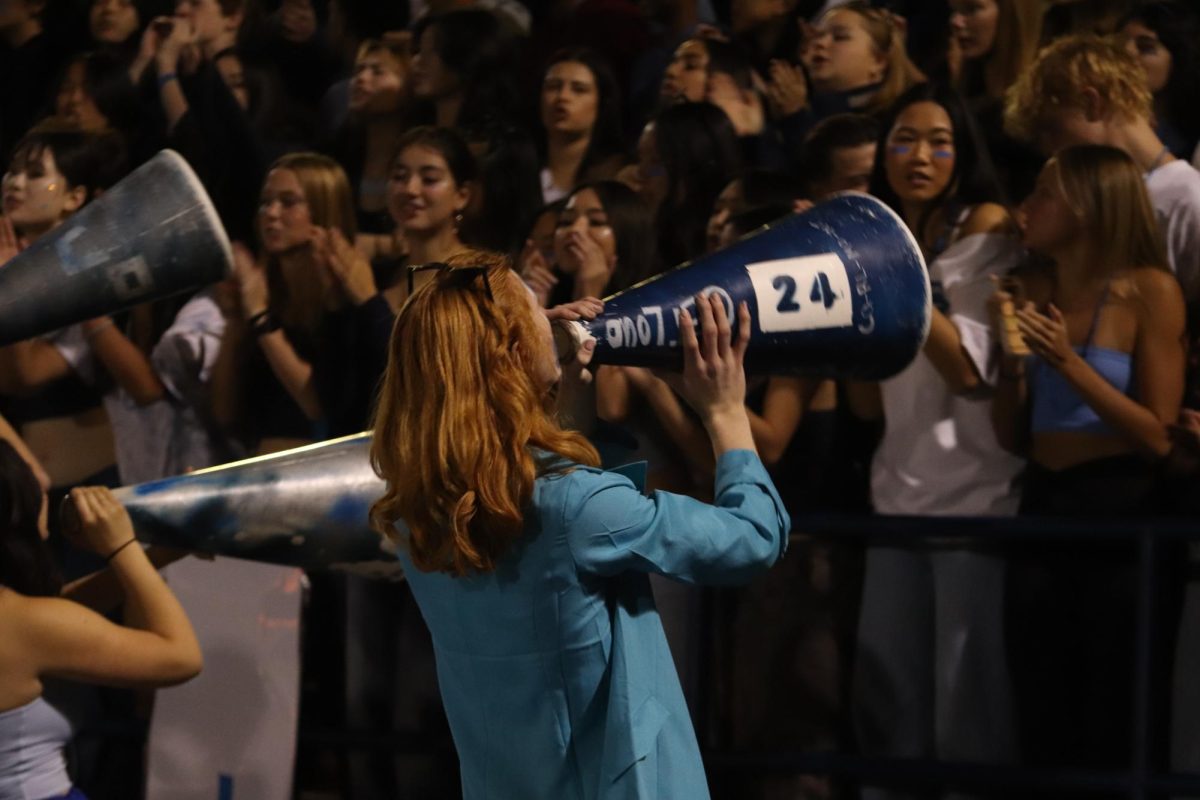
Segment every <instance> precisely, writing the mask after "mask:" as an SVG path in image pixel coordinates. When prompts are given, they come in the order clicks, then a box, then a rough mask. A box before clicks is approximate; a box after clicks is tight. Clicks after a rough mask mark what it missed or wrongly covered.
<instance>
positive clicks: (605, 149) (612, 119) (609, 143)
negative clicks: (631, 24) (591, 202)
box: [538, 47, 625, 181]
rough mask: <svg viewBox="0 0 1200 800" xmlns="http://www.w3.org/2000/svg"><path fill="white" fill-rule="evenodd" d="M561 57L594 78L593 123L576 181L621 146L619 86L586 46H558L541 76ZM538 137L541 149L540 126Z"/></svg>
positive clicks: (622, 147) (622, 142) (606, 64)
mask: <svg viewBox="0 0 1200 800" xmlns="http://www.w3.org/2000/svg"><path fill="white" fill-rule="evenodd" d="M564 61H576V62H578V63H580V64H583V65H584V66H585V67H587V68H588V71H589V72H591V73H592V79H593V80H594V81H595V82H596V123H595V124H594V125H593V126H592V135H591V139H590V140H589V141H588V148H587V152H586V153H584V154H583V161H581V162H580V164H579V171H578V172H577V173H576V174H575V181H578V180H579V179H580V178H582V177H583V176H585V175H587V173H588V170H590V169H592V168H593V167H595V166H596V165H597V164H600V163H601V162H603V161H605V160H606V159H609V158H612V157H613V156H615V155H621V154H622V153H623V152H624V150H625V134H624V129H623V124H624V123H623V120H624V117H623V116H622V115H621V90H620V87H619V85H618V83H617V78H616V76H615V75H614V74H613V71H612V68H611V67H610V66H609V64H608V62H607V61H606V60H605V59H604V57H603V56H601V55H600V54H599V53H597V52H596V51H595V50H592V49H590V48H587V47H574V48H568V49H565V50H559V51H558V52H557V53H555V54H554V55H553V56H551V57H550V60H549V61H547V62H546V68H545V69H543V70H542V75H543V76H545V74H546V73H547V72H548V71H549V70H550V68H551V67H553V66H554V65H555V64H561V63H563V62H564ZM538 122H539V125H540V123H541V120H540V119H539V121H538ZM542 137H543V139H542V144H543V150H544V147H545V132H544V130H543V133H542Z"/></svg>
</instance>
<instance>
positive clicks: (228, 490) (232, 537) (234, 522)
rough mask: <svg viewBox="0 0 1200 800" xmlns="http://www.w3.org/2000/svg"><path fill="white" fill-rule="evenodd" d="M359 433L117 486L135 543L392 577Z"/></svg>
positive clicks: (366, 438) (378, 489)
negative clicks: (374, 518) (371, 517)
mask: <svg viewBox="0 0 1200 800" xmlns="http://www.w3.org/2000/svg"><path fill="white" fill-rule="evenodd" d="M370 449H371V434H369V433H361V434H357V435H355V436H347V437H344V438H341V439H333V440H331V441H328V442H321V443H319V444H314V445H309V446H307V447H299V448H296V449H294V450H287V451H285V452H282V453H276V454H273V455H269V456H261V457H258V458H251V459H247V460H245V461H238V462H235V463H233V464H226V465H223V466H220V467H213V468H212V469H206V470H200V471H198V472H192V473H189V474H187V475H180V476H178V477H174V478H164V479H162V480H157V481H150V482H148V483H142V484H138V485H137V486H128V487H124V488H121V489H117V490H116V491H115V494H116V496H117V499H118V500H119V501H120V502H121V504H122V505H124V506H125V508H126V509H127V510H128V511H129V516H130V518H131V519H132V520H133V527H134V530H135V531H136V533H137V537H138V539H139V540H140V541H142V542H145V543H148V544H159V545H165V546H168V547H175V548H178V549H180V550H187V551H190V552H193V553H208V554H212V555H221V556H232V557H234V558H245V559H249V560H251V561H265V562H268V563H271V564H281V565H285V566H295V567H301V568H303V569H335V570H341V571H346V572H355V573H359V574H363V575H368V576H371V577H379V578H390V579H393V580H397V579H399V578H401V577H402V575H403V573H402V572H401V568H400V562H399V561H398V560H397V559H396V557H395V555H394V553H393V551H392V550H391V549H390V548H389V543H388V541H387V540H386V539H385V538H384V537H383V536H381V535H380V534H378V533H376V532H375V531H373V530H372V529H371V527H370V523H369V522H368V512H369V511H370V508H371V504H372V503H374V502H375V501H376V500H378V499H379V498H380V497H382V496H383V492H384V488H385V487H384V482H383V480H382V479H380V478H379V476H377V475H376V474H375V471H374V470H373V469H372V468H371V462H370Z"/></svg>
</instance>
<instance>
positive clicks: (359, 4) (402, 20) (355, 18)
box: [338, 0, 409, 40]
mask: <svg viewBox="0 0 1200 800" xmlns="http://www.w3.org/2000/svg"><path fill="white" fill-rule="evenodd" d="M338 10H339V11H341V14H342V20H343V22H344V24H345V29H346V33H347V34H348V35H349V36H350V38H352V39H355V40H362V39H372V38H376V37H378V36H380V35H381V34H382V33H383V32H384V31H403V30H407V29H408V23H409V6H408V3H381V2H379V0H338Z"/></svg>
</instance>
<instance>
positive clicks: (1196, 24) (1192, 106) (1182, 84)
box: [1121, 0, 1200, 157]
mask: <svg viewBox="0 0 1200 800" xmlns="http://www.w3.org/2000/svg"><path fill="white" fill-rule="evenodd" d="M1129 22H1140V23H1142V24H1143V25H1145V26H1146V27H1147V28H1149V29H1150V30H1152V31H1154V33H1155V34H1156V35H1157V36H1158V39H1159V41H1160V42H1162V44H1163V47H1165V48H1166V49H1167V51H1168V52H1170V54H1171V76H1170V78H1168V79H1167V85H1166V86H1165V87H1164V88H1163V90H1162V92H1163V96H1164V99H1165V100H1166V109H1165V110H1166V113H1167V115H1168V120H1169V121H1170V123H1171V124H1173V125H1175V126H1177V127H1178V129H1179V132H1180V133H1181V134H1183V136H1184V138H1185V139H1187V142H1188V145H1189V146H1195V144H1196V141H1197V140H1198V139H1200V104H1197V98H1200V16H1198V15H1197V14H1196V12H1195V11H1194V10H1193V9H1191V8H1189V7H1187V6H1185V5H1184V4H1183V3H1179V2H1176V0H1150V2H1144V3H1140V4H1139V5H1138V6H1136V7H1135V8H1134V10H1133V11H1131V12H1130V13H1129V14H1128V15H1127V16H1126V17H1125V19H1124V20H1123V21H1122V22H1121V27H1124V26H1125V25H1126V24H1127V23H1129ZM1186 157H1191V153H1187V154H1186Z"/></svg>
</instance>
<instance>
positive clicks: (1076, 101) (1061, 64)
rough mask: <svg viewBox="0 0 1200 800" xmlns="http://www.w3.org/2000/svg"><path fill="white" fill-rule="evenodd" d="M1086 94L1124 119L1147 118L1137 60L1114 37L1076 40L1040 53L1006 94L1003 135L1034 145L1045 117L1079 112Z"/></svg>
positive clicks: (1148, 107) (1146, 95) (1145, 91)
mask: <svg viewBox="0 0 1200 800" xmlns="http://www.w3.org/2000/svg"><path fill="white" fill-rule="evenodd" d="M1086 89H1094V90H1095V91H1096V92H1097V93H1098V94H1099V95H1100V96H1101V97H1102V98H1104V100H1105V102H1106V103H1108V104H1109V105H1110V107H1111V108H1112V109H1113V110H1114V112H1115V113H1117V114H1119V115H1120V116H1121V117H1123V118H1125V119H1129V120H1137V119H1149V118H1150V117H1151V114H1152V97H1151V94H1150V90H1149V89H1148V88H1147V87H1146V74H1145V72H1144V71H1143V69H1142V65H1141V63H1140V62H1139V61H1138V59H1137V58H1136V57H1135V56H1133V55H1130V54H1129V53H1128V52H1127V51H1126V50H1125V48H1124V47H1123V46H1122V44H1121V43H1120V42H1119V41H1118V40H1117V39H1115V38H1113V37H1103V36H1097V35H1095V34H1078V35H1075V36H1067V37H1065V38H1063V39H1059V40H1058V41H1056V42H1054V43H1053V44H1051V45H1050V46H1048V47H1046V48H1044V49H1043V50H1042V51H1041V52H1040V53H1038V55H1037V58H1036V59H1035V60H1034V62H1033V64H1032V65H1031V66H1030V67H1029V69H1028V71H1026V72H1025V74H1024V75H1022V76H1021V77H1020V79H1018V80H1017V82H1016V83H1014V84H1013V85H1012V87H1011V88H1009V90H1008V93H1007V94H1006V95H1005V103H1004V127H1005V130H1007V131H1008V133H1009V134H1010V135H1011V136H1014V137H1016V138H1018V139H1023V140H1025V141H1034V140H1035V139H1036V138H1037V134H1038V129H1039V127H1041V126H1042V125H1043V124H1044V120H1045V118H1046V117H1047V116H1048V115H1049V114H1051V113H1053V112H1054V111H1055V110H1057V109H1060V108H1082V107H1083V93H1084V91H1085V90H1086Z"/></svg>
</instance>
